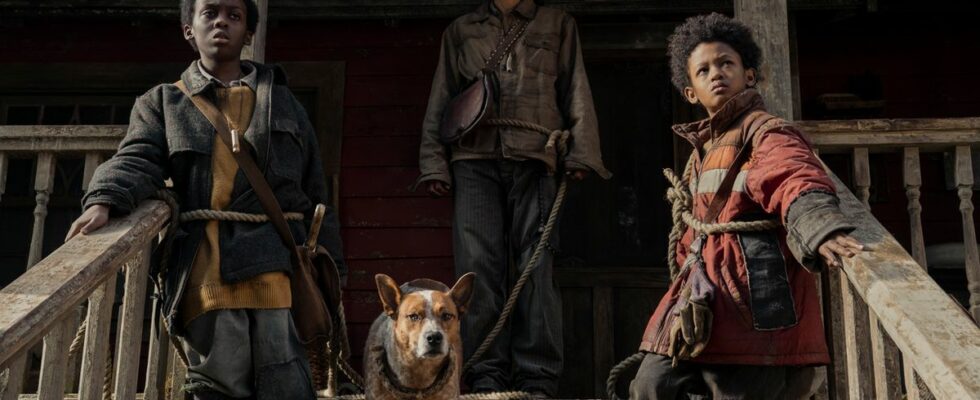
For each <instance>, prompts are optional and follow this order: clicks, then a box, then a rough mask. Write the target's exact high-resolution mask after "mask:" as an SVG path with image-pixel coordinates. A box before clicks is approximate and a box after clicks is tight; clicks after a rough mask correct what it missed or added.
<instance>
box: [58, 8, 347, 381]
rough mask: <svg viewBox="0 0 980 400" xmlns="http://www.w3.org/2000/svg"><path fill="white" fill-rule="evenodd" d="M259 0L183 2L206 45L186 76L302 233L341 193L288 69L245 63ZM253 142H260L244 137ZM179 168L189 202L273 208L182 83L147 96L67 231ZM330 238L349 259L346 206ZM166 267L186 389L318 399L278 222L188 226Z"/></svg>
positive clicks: (329, 228) (150, 190) (117, 209)
mask: <svg viewBox="0 0 980 400" xmlns="http://www.w3.org/2000/svg"><path fill="white" fill-rule="evenodd" d="M258 17H259V15H258V8H257V7H256V5H255V2H254V1H253V0H182V1H181V23H182V26H183V32H184V37H185V39H187V41H188V42H189V43H190V44H191V46H192V47H193V48H194V50H196V51H197V52H198V53H199V55H200V60H197V61H195V62H193V63H192V64H191V65H190V67H188V68H187V70H185V71H184V73H183V74H182V75H181V80H182V81H183V82H184V84H185V85H186V86H187V89H188V91H189V92H190V93H191V94H192V95H198V94H203V95H204V97H205V98H207V99H208V100H210V101H211V102H212V103H213V104H214V105H215V106H216V107H217V108H218V109H219V110H220V111H221V113H222V114H223V116H224V117H225V119H226V120H227V122H228V125H229V127H230V128H231V130H232V135H235V136H237V137H238V139H239V140H242V141H244V142H245V143H247V144H249V145H250V148H251V149H254V153H253V154H252V157H253V158H254V159H255V160H256V164H258V166H259V168H260V169H261V170H262V171H263V174H264V175H265V178H266V180H267V181H268V182H269V185H270V186H271V187H272V190H273V192H274V194H275V197H276V198H277V199H278V201H279V203H280V206H281V207H282V210H283V211H284V212H286V213H288V212H298V213H303V214H304V215H305V216H306V219H305V220H304V221H290V227H291V228H292V229H291V230H292V232H293V235H294V237H295V238H296V241H297V242H299V243H302V242H305V241H306V238H305V235H306V232H307V230H306V228H307V227H308V226H309V224H310V221H311V219H312V214H313V208H314V206H315V205H316V204H318V203H324V204H325V203H328V194H327V186H326V180H325V176H324V173H323V169H322V166H321V161H320V154H319V146H318V145H317V141H316V134H315V132H314V131H313V127H312V125H311V124H310V121H309V118H308V117H307V116H306V113H305V112H304V110H303V108H302V106H301V105H300V103H299V102H298V101H297V100H296V98H295V97H294V96H293V94H292V93H291V92H290V91H289V89H288V88H287V87H286V80H285V75H284V74H283V73H282V71H281V70H280V69H278V68H276V67H268V66H265V65H262V64H258V63H254V62H249V61H242V60H241V58H240V54H241V50H242V48H243V47H244V46H245V45H246V44H248V43H249V42H250V41H251V37H252V34H253V33H254V32H255V29H256V26H257V24H258ZM243 148H249V146H244V147H243ZM165 179H171V180H172V182H173V190H174V191H175V192H176V195H177V197H178V202H179V203H180V206H181V211H192V210H201V209H212V210H221V211H236V212H242V213H249V214H264V211H263V209H262V207H261V205H260V204H259V202H258V199H257V197H256V196H255V194H254V192H253V191H252V190H251V185H250V184H249V183H248V180H247V179H246V178H245V176H244V174H243V173H242V172H241V170H240V168H239V166H238V164H237V162H236V161H235V159H234V157H233V155H232V150H231V149H229V148H228V146H226V145H225V144H224V143H223V142H222V141H221V140H220V139H219V138H217V135H216V133H215V128H214V127H213V126H212V125H211V124H210V123H209V122H208V120H207V119H206V118H205V117H204V115H203V114H202V113H201V112H200V111H198V109H197V108H196V107H195V106H194V104H193V103H192V101H191V99H190V98H189V97H188V96H186V95H184V94H183V93H182V92H181V91H180V90H179V89H178V88H177V87H176V86H175V85H173V84H163V85H159V86H157V87H155V88H153V89H151V90H150V91H148V92H147V93H146V94H144V95H142V96H140V97H139V98H138V99H137V100H136V103H135V105H134V107H133V113H132V116H131V118H130V124H129V130H128V132H127V134H126V137H125V138H124V139H123V140H122V142H121V143H120V145H119V150H118V152H117V153H116V154H115V156H113V157H112V158H111V159H109V160H108V161H106V162H105V163H104V164H102V165H101V166H100V167H99V168H98V169H97V170H96V173H95V176H94V177H93V178H92V183H91V185H90V188H89V191H88V193H86V195H85V197H84V199H83V206H84V208H85V212H84V213H83V214H82V216H81V217H79V218H78V220H76V221H75V223H74V224H73V225H72V228H71V230H70V231H69V234H68V237H69V238H70V237H71V236H73V235H75V234H77V233H79V232H81V233H83V234H85V233H89V232H92V231H94V230H96V229H98V228H99V227H101V226H102V225H104V224H105V223H106V221H107V220H108V218H109V217H110V215H113V214H122V213H126V212H129V211H130V210H132V209H133V208H134V207H136V205H137V204H138V203H139V202H141V201H143V200H144V199H147V198H148V197H150V196H151V195H153V194H154V193H155V192H156V191H157V190H159V189H162V188H163V187H164V180H165ZM321 232H322V233H321V234H320V235H319V237H318V242H319V244H321V245H323V246H324V247H325V248H327V249H328V250H329V251H330V253H331V254H332V255H333V256H334V257H335V261H336V262H337V265H338V267H339V268H340V269H341V274H342V275H343V273H344V271H345V268H344V264H343V259H342V255H341V242H340V235H339V230H338V225H337V221H336V217H335V215H334V214H333V213H332V212H329V211H328V213H327V215H326V218H324V222H323V227H322V230H321ZM169 259H170V265H164V266H161V268H163V270H164V271H165V272H164V279H163V282H162V285H163V291H164V293H163V313H164V314H163V315H164V319H165V321H166V323H167V327H168V329H169V330H170V331H171V332H172V333H173V334H174V335H176V336H178V337H180V339H181V344H182V347H183V350H184V352H185V353H186V355H187V358H188V362H189V365H188V369H187V385H186V386H185V390H186V391H187V392H188V393H191V394H193V395H194V397H195V398H197V399H237V398H258V399H264V398H265V399H271V398H284V399H312V398H314V391H313V388H312V384H311V382H310V372H309V366H308V363H307V360H306V356H305V352H304V349H303V346H302V345H301V343H300V342H299V339H298V338H297V335H296V329H295V326H294V324H293V319H292V316H291V315H290V307H291V306H292V298H291V294H290V281H289V276H288V274H289V273H290V271H291V268H292V267H291V265H290V253H289V250H287V249H286V247H285V246H283V244H282V241H281V240H280V238H279V235H278V234H277V232H276V230H275V229H274V228H273V225H272V224H270V223H248V222H228V221H217V220H206V221H190V222H186V223H182V224H181V226H180V230H179V232H178V234H177V238H176V241H175V243H174V246H173V253H172V254H171V257H170V258H169Z"/></svg>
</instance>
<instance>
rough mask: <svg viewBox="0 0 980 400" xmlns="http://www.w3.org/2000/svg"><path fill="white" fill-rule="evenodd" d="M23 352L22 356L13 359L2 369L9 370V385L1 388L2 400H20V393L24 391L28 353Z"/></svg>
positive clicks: (0, 399) (1, 369)
mask: <svg viewBox="0 0 980 400" xmlns="http://www.w3.org/2000/svg"><path fill="white" fill-rule="evenodd" d="M28 351H30V349H28V350H23V351H21V352H20V354H18V355H16V356H14V357H12V358H11V359H10V361H9V362H8V363H7V365H4V366H2V367H0V371H3V369H4V368H6V370H7V385H6V386H4V387H0V400H18V398H19V397H20V392H21V391H22V390H24V372H25V371H27V352H28Z"/></svg>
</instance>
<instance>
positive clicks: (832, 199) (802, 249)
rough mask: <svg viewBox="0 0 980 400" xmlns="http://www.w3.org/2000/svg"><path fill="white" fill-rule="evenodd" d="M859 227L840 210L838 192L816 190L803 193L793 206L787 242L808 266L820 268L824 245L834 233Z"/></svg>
mask: <svg viewBox="0 0 980 400" xmlns="http://www.w3.org/2000/svg"><path fill="white" fill-rule="evenodd" d="M855 228H857V227H856V226H854V225H853V224H852V223H850V222H849V221H848V219H847V217H845V216H844V213H842V212H841V211H840V200H839V199H838V198H837V195H835V194H833V193H828V192H826V191H823V190H812V191H809V192H805V193H802V194H800V195H799V196H798V197H797V198H796V200H795V201H793V203H792V204H790V206H789V212H788V214H787V216H786V245H787V246H788V247H789V251H790V252H792V253H793V256H794V257H796V259H797V260H798V261H799V262H800V264H801V265H803V266H804V267H806V269H808V270H810V271H819V270H820V262H819V261H820V254H819V253H818V252H817V249H819V248H820V245H821V244H822V243H823V242H824V241H825V240H826V239H827V237H828V236H830V235H831V234H833V233H836V232H847V233H850V232H851V231H853V230H854V229H855Z"/></svg>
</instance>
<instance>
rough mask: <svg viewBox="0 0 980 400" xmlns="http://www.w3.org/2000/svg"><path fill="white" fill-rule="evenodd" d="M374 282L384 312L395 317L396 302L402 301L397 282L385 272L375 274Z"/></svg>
mask: <svg viewBox="0 0 980 400" xmlns="http://www.w3.org/2000/svg"><path fill="white" fill-rule="evenodd" d="M374 282H375V283H376V284H377V285H378V297H380V298H381V305H382V306H383V307H384V309H385V314H388V316H389V317H391V318H395V317H397V316H398V304H399V303H401V301H402V290H401V289H400V288H399V287H398V283H396V282H395V280H394V279H391V277H390V276H388V275H385V274H377V275H375V276H374Z"/></svg>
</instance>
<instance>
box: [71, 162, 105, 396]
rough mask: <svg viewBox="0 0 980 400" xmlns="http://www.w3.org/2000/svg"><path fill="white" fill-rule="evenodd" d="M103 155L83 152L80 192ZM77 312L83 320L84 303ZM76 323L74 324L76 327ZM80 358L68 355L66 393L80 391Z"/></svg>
mask: <svg viewBox="0 0 980 400" xmlns="http://www.w3.org/2000/svg"><path fill="white" fill-rule="evenodd" d="M102 160H103V157H102V154H101V153H94V152H93V153H87V154H85V168H84V170H83V172H82V192H85V191H88V185H89V183H90V182H92V176H93V175H95V168H96V167H98V166H99V164H100V163H102ZM78 312H79V314H80V315H82V319H81V321H82V322H84V319H85V318H84V316H85V315H86V313H87V311H86V307H85V305H79V306H78ZM77 328H78V325H76V329H77ZM84 329H86V332H88V327H87V326H86V328H84ZM81 359H82V352H77V353H74V354H70V355H69V357H68V371H67V375H66V379H65V382H66V386H65V391H67V392H68V393H73V392H75V391H78V392H81V387H80V386H76V385H78V384H79V382H80V381H81Z"/></svg>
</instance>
